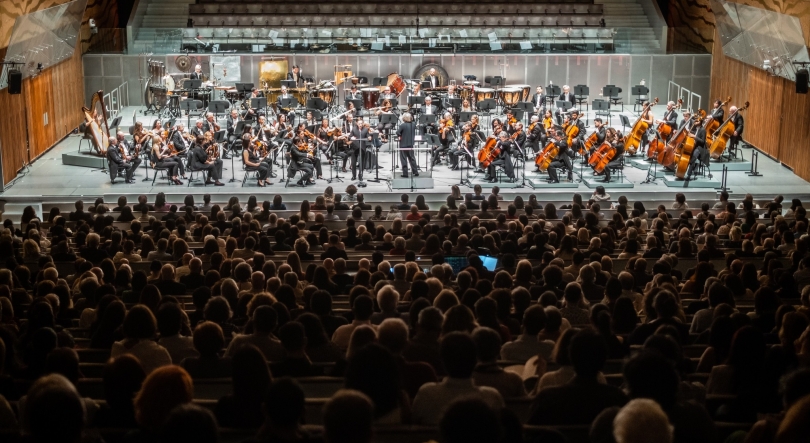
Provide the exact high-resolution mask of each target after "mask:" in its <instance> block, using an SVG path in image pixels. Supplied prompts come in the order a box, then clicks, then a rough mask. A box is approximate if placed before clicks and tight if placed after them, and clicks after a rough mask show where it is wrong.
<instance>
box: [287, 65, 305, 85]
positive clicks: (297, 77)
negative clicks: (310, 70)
mask: <svg viewBox="0 0 810 443" xmlns="http://www.w3.org/2000/svg"><path fill="white" fill-rule="evenodd" d="M287 80H292V81H294V82H295V85H296V86H302V85H303V84H304V77H303V76H302V75H301V68H300V67H299V66H298V65H293V67H292V72H288V73H287Z"/></svg>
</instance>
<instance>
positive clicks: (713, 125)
mask: <svg viewBox="0 0 810 443" xmlns="http://www.w3.org/2000/svg"><path fill="white" fill-rule="evenodd" d="M730 101H731V96H728V97H726V101H724V102H722V103H720V107H721V108H722V107H723V106H726V105H727V104H728V102H730ZM719 127H720V122H719V121H717V120H715V119H712V120H711V121H710V122H709V123H708V124H706V146H709V145H711V144H712V137H713V134H714V131H716V130H717V128H719Z"/></svg>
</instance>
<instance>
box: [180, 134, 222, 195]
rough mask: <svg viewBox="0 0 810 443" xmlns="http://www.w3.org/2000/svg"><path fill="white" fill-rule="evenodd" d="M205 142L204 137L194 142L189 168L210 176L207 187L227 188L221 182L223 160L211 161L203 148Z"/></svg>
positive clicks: (189, 158) (206, 182) (189, 157)
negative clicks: (211, 185)
mask: <svg viewBox="0 0 810 443" xmlns="http://www.w3.org/2000/svg"><path fill="white" fill-rule="evenodd" d="M203 141H204V140H203V139H202V137H197V139H196V140H195V141H194V145H193V146H192V148H191V153H190V154H189V156H188V161H189V166H191V168H192V169H194V170H195V171H205V172H206V173H207V174H208V179H207V180H206V181H205V184H206V185H210V184H213V185H215V186H225V183H222V182H220V181H219V179H220V177H221V176H222V159H221V158H217V159H213V160H210V159H209V158H208V153H207V152H206V151H205V148H203Z"/></svg>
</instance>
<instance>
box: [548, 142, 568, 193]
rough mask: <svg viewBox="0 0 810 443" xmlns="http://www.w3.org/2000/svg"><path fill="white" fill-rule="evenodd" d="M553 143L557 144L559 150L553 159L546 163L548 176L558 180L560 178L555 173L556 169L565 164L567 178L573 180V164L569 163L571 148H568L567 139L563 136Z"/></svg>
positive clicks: (555, 180)
mask: <svg viewBox="0 0 810 443" xmlns="http://www.w3.org/2000/svg"><path fill="white" fill-rule="evenodd" d="M554 144H556V145H557V147H558V148H559V152H558V153H557V157H555V158H554V161H552V162H551V164H550V165H548V176H549V178H551V180H552V181H554V182H559V181H560V178H559V176H558V175H557V169H558V168H561V167H563V166H565V167H566V168H568V180H573V178H574V175H573V166H572V165H571V155H570V153H571V149H569V148H568V140H567V139H566V138H565V136H563V137H562V138H561V139H560V140H559V141H555V142H554Z"/></svg>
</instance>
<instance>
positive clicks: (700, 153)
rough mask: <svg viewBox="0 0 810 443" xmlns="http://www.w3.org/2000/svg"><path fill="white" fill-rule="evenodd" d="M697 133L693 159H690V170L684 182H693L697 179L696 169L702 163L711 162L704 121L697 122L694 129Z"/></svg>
mask: <svg viewBox="0 0 810 443" xmlns="http://www.w3.org/2000/svg"><path fill="white" fill-rule="evenodd" d="M692 130H693V131H694V132H695V149H693V150H692V157H691V158H690V159H689V169H688V170H687V171H686V177H685V178H684V180H687V181H689V180H692V179H694V178H695V176H694V173H695V168H697V167H698V166H700V164H702V163H704V164H705V163H708V162H709V159H708V157H709V155H708V153H709V151H708V147H707V146H706V127H705V125H704V124H703V122H702V121H699V120H698V121H697V122H696V123H695V126H693V127H692Z"/></svg>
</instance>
